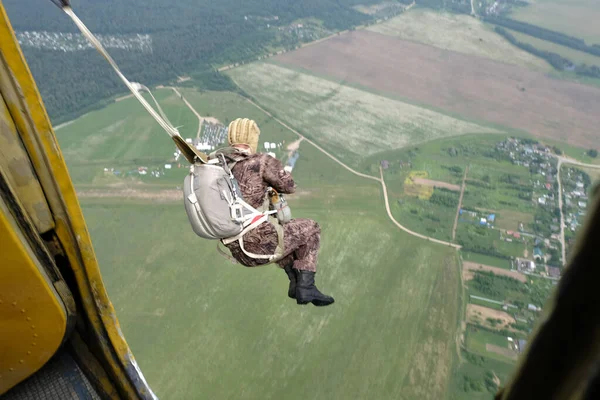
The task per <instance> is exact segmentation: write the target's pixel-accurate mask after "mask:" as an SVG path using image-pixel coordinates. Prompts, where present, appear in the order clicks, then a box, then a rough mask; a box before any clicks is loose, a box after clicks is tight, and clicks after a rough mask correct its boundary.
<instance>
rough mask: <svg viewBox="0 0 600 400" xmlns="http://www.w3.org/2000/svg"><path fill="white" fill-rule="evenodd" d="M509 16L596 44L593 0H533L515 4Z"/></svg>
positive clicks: (599, 15) (598, 12)
mask: <svg viewBox="0 0 600 400" xmlns="http://www.w3.org/2000/svg"><path fill="white" fill-rule="evenodd" d="M512 18H515V19H517V20H520V21H524V22H529V23H530V24H534V25H538V26H541V27H543V28H547V29H552V30H555V31H559V32H562V33H565V34H567V35H572V36H576V37H579V38H581V39H584V40H585V41H586V42H587V43H588V44H600V31H599V30H598V21H599V20H600V3H598V2H597V1H596V0H537V1H535V2H532V3H530V5H529V6H526V7H518V8H515V12H514V13H513V14H512Z"/></svg>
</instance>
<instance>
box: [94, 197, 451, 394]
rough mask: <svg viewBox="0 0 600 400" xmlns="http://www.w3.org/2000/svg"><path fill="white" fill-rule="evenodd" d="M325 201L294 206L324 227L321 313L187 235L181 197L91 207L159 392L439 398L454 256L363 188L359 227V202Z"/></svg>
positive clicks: (131, 335)
mask: <svg viewBox="0 0 600 400" xmlns="http://www.w3.org/2000/svg"><path fill="white" fill-rule="evenodd" d="M368 190H370V189H369V188H361V187H358V188H356V190H355V191H354V193H351V194H352V196H351V197H353V198H354V199H355V201H357V200H356V199H358V198H360V197H361V194H360V193H361V192H366V191H368ZM345 192H347V191H346V190H345ZM326 197H327V196H325V195H323V196H317V197H316V198H315V199H314V201H310V202H308V201H307V202H301V201H298V202H292V208H293V210H294V213H295V215H296V216H298V217H310V218H315V219H316V220H318V221H319V223H320V224H321V226H322V227H323V240H322V243H323V250H322V256H321V258H320V263H319V265H320V273H319V274H318V277H319V278H318V283H319V286H320V287H321V288H322V289H323V290H324V291H325V292H327V293H331V294H332V295H334V296H335V298H336V303H335V305H334V306H331V307H330V308H326V309H322V310H320V309H315V308H314V307H312V306H311V307H310V308H308V307H303V308H300V307H298V306H297V305H295V304H294V303H293V302H292V301H291V300H289V299H288V298H287V297H286V287H287V277H286V276H285V274H283V272H280V271H278V270H276V269H275V268H269V267H267V268H258V269H254V270H253V269H244V268H243V267H241V266H234V265H230V264H228V263H227V262H226V261H224V260H223V259H221V258H220V257H219V256H218V255H217V253H216V252H215V249H214V243H207V242H203V241H201V240H200V239H198V238H197V237H195V235H193V233H191V231H190V229H189V226H188V222H187V221H186V218H185V215H184V213H183V210H182V207H181V205H180V204H174V205H163V206H154V205H150V204H144V205H142V206H140V205H139V204H135V203H132V204H128V203H127V204H114V205H106V204H94V203H91V204H86V203H85V202H84V203H83V208H84V213H85V217H86V218H87V221H88V224H89V226H90V230H91V235H92V238H93V243H94V247H95V250H96V252H97V254H98V257H99V261H100V265H101V266H102V272H103V274H104V277H105V281H106V285H107V287H108V290H109V294H110V295H111V298H112V300H113V302H114V303H115V306H116V308H117V312H118V315H119V318H120V321H121V324H122V329H123V331H124V333H125V335H126V337H127V338H128V341H129V343H130V344H131V346H132V349H133V352H134V354H135V355H136V358H137V360H138V362H139V364H140V366H141V368H142V369H143V370H144V372H145V375H146V377H147V379H148V381H149V382H150V384H151V385H152V386H153V388H154V389H155V390H156V392H157V394H158V395H159V396H161V395H162V397H164V396H166V395H167V394H168V397H169V398H174V399H177V398H182V399H183V398H190V397H193V396H194V395H197V394H198V393H203V395H206V396H207V397H208V398H230V397H235V398H239V397H240V396H249V397H250V398H256V397H261V398H274V399H275V398H282V397H286V398H298V399H300V398H305V396H306V393H307V392H309V393H311V394H312V395H314V396H315V397H316V398H322V397H328V398H344V397H351V396H359V397H363V396H373V395H376V396H377V398H397V397H398V396H399V395H400V394H401V393H402V394H406V393H414V394H418V395H419V398H431V399H434V398H440V397H441V396H443V395H445V393H446V391H447V381H448V374H449V365H451V362H452V359H453V357H454V356H455V345H454V343H453V338H454V333H455V329H456V323H457V312H458V309H457V307H458V303H457V288H458V273H457V267H456V260H455V256H454V253H453V252H452V251H451V250H448V249H446V248H444V247H441V246H431V245H428V244H427V243H425V242H423V241H421V240H418V239H414V238H412V237H409V236H407V235H405V234H403V233H401V232H399V231H398V230H397V229H396V228H395V227H393V225H391V224H390V223H389V221H387V220H386V219H385V217H384V214H383V210H382V208H381V205H380V202H379V200H380V199H379V198H378V196H375V197H374V198H372V199H371V200H369V196H363V199H362V200H363V203H362V204H363V206H364V207H365V209H368V208H371V209H372V211H366V212H364V214H363V215H362V216H361V218H360V219H361V221H362V224H361V226H362V228H361V229H357V227H356V224H355V217H356V216H357V209H356V207H353V206H352V205H351V204H352V203H350V205H348V202H347V199H339V200H336V201H333V202H331V204H329V205H327V206H324V204H326V201H325V200H326ZM358 212H359V213H360V211H358ZM392 243H393V245H392ZM374 272H376V273H374ZM374 294H376V295H374ZM409 298H410V301H407V299H409ZM424 304H427V306H426V307H423V305H424ZM416 321H420V322H418V323H416ZM315 366H317V367H316V369H315ZM315 377H318V380H319V384H318V385H315V384H314V379H315ZM272 382H278V383H277V384H272Z"/></svg>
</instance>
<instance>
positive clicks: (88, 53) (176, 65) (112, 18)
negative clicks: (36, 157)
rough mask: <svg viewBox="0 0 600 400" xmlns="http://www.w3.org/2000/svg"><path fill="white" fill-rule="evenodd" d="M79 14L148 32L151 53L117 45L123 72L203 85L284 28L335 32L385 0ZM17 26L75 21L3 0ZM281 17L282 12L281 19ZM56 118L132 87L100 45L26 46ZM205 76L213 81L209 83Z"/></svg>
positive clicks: (42, 2) (115, 30) (138, 3)
mask: <svg viewBox="0 0 600 400" xmlns="http://www.w3.org/2000/svg"><path fill="white" fill-rule="evenodd" d="M71 3H72V6H73V9H74V10H75V12H76V13H77V15H78V16H79V18H80V19H81V20H82V21H84V23H85V24H86V25H87V26H88V28H90V30H91V31H92V32H94V33H97V34H111V35H126V34H127V35H135V34H149V35H151V38H152V52H151V53H142V52H135V51H126V50H119V49H114V50H111V51H110V53H111V55H112V57H113V58H114V59H115V61H116V62H117V63H118V64H119V65H120V67H121V69H122V70H123V73H124V74H125V75H126V76H127V77H128V78H129V79H130V80H132V81H138V82H142V83H144V84H145V85H147V86H150V85H156V84H166V83H170V82H173V81H175V80H176V79H177V77H178V76H182V75H193V77H194V79H197V80H199V81H196V84H197V85H199V86H200V87H202V88H204V89H208V88H211V89H215V88H219V87H221V86H220V85H221V84H222V85H223V88H224V89H229V88H230V86H231V85H230V82H227V80H226V79H224V78H221V77H217V76H216V75H219V74H218V73H216V72H215V69H216V67H217V66H219V65H226V64H230V63H235V62H247V61H250V60H252V59H256V57H257V56H258V55H260V54H262V53H264V52H266V51H268V48H269V46H272V45H276V44H277V43H275V41H276V36H277V35H276V33H277V32H278V28H280V27H281V28H285V27H286V26H289V25H290V24H291V23H292V22H293V21H297V20H299V19H302V18H311V17H312V18H316V19H318V20H320V21H322V23H323V26H324V27H325V28H326V29H329V30H343V29H347V28H351V27H353V26H357V25H360V24H362V23H364V22H366V21H367V20H368V19H369V18H370V17H369V16H367V15H364V14H361V13H359V12H358V11H355V10H354V9H353V8H352V6H353V5H356V4H373V3H378V0H304V1H302V2H298V1H293V0H247V1H243V2H239V1H234V0H221V1H218V2H215V1H210V0H179V1H176V2H164V1H159V0H130V1H127V2H124V1H119V0H104V1H95V0H72V2H71ZM3 4H4V7H5V8H6V11H7V13H8V15H9V18H10V20H11V23H12V25H13V28H14V30H15V31H17V32H19V31H21V32H22V31H36V32H40V31H46V32H70V33H77V32H78V30H77V28H76V27H75V25H74V24H73V22H72V21H71V20H70V19H69V18H68V17H67V16H66V15H64V13H62V12H61V11H60V10H59V9H58V8H57V7H56V6H55V5H54V4H52V2H50V1H49V0H3ZM275 17H276V18H275ZM23 52H24V54H25V57H26V59H27V62H28V64H29V66H30V68H31V71H32V73H33V76H34V78H35V79H36V82H37V84H38V86H39V89H40V92H41V94H42V96H43V98H44V101H45V104H46V107H47V110H48V113H49V115H50V117H51V119H52V122H53V123H55V124H56V123H60V122H63V121H65V120H69V119H72V118H75V117H76V116H78V115H80V114H82V113H84V112H87V111H90V110H91V109H93V108H97V107H100V106H102V105H103V104H102V102H103V101H107V99H109V98H110V97H112V96H116V95H119V94H122V93H124V92H125V91H126V89H125V87H124V85H123V84H122V83H121V82H120V80H119V79H118V78H117V76H116V75H115V74H114V72H113V71H112V69H110V67H109V65H108V63H107V62H106V60H104V59H103V58H102V57H101V56H100V55H99V54H98V53H97V52H96V51H95V50H93V49H89V50H81V51H71V52H63V51H52V50H45V49H35V48H33V47H23ZM203 79H206V80H207V81H206V82H205V81H203Z"/></svg>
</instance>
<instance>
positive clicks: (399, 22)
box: [367, 9, 550, 71]
mask: <svg viewBox="0 0 600 400" xmlns="http://www.w3.org/2000/svg"><path fill="white" fill-rule="evenodd" d="M367 29H368V30H369V31H372V32H377V33H381V34H384V35H389V36H396V37H398V38H400V39H404V40H410V41H413V42H419V43H423V44H426V45H430V46H435V47H438V48H441V49H445V50H451V51H456V52H459V53H464V54H469V55H473V56H478V57H483V58H488V59H491V60H495V61H499V62H502V63H511V64H516V65H521V66H524V67H527V68H531V69H537V70H540V71H544V70H549V69H550V66H549V65H548V64H547V63H546V62H544V61H543V60H541V59H539V58H537V57H535V56H532V55H531V54H529V53H527V52H525V51H522V50H520V49H517V48H515V47H514V46H512V45H511V44H510V43H509V42H507V41H506V40H504V38H502V37H501V36H500V35H498V34H496V33H495V32H494V31H493V30H491V29H490V28H489V27H488V26H486V25H485V24H483V23H482V22H481V21H479V20H477V19H475V18H473V17H470V16H467V15H460V14H451V13H438V12H433V11H429V10H426V9H417V10H411V12H407V13H404V14H401V15H400V16H398V17H396V18H392V19H390V20H388V21H386V22H384V23H382V24H377V25H374V26H371V27H369V28H367ZM448 32H453V34H452V35H449V34H448Z"/></svg>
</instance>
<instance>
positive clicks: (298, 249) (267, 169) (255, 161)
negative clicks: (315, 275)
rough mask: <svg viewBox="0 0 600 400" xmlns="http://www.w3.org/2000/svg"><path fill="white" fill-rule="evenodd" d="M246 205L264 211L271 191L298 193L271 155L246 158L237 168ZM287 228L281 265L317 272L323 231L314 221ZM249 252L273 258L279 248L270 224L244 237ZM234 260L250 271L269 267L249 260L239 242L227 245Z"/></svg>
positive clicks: (235, 172)
mask: <svg viewBox="0 0 600 400" xmlns="http://www.w3.org/2000/svg"><path fill="white" fill-rule="evenodd" d="M232 172H233V175H234V176H235V178H236V179H237V181H238V183H239V185H240V190H241V191H242V196H243V198H244V201H246V202H247V203H248V204H250V205H251V206H252V207H254V208H256V209H260V208H261V206H262V204H263V201H264V199H265V193H266V190H267V187H269V186H270V187H272V188H274V189H275V190H277V191H278V192H279V193H283V194H289V193H294V192H295V190H296V184H295V183H294V180H293V178H292V176H291V174H290V173H289V172H287V171H284V169H283V165H282V164H281V162H280V161H279V160H277V159H276V158H273V157H271V156H270V155H268V154H264V153H258V154H253V155H249V156H246V157H245V159H243V160H241V161H238V163H237V164H236V165H235V166H234V167H233V170H232ZM283 228H284V257H283V258H282V259H281V260H280V261H279V262H278V263H277V264H279V266H280V267H282V268H283V267H285V266H287V265H289V264H291V263H292V262H293V268H295V269H299V270H306V271H312V272H316V267H317V254H318V252H319V246H320V238H321V228H320V227H319V224H318V223H317V222H315V221H313V220H310V219H301V218H297V219H292V220H291V221H290V222H288V223H287V224H285V225H284V226H283ZM243 240H244V247H245V249H246V251H248V252H250V253H255V254H273V253H274V252H275V248H276V247H277V231H276V230H275V228H274V227H273V225H271V224H270V223H269V222H265V223H262V224H261V225H259V226H258V227H257V228H255V229H253V230H251V231H250V232H248V233H247V234H245V235H244V238H243ZM227 247H228V248H229V250H231V254H232V255H233V257H234V258H235V259H236V260H238V261H239V262H240V263H241V264H243V265H245V266H247V267H255V266H259V265H262V264H265V263H267V262H268V261H266V260H261V259H255V258H251V257H248V256H247V255H246V254H245V253H244V252H243V251H242V250H241V248H240V245H239V243H238V242H237V241H235V242H233V243H230V244H228V245H227Z"/></svg>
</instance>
